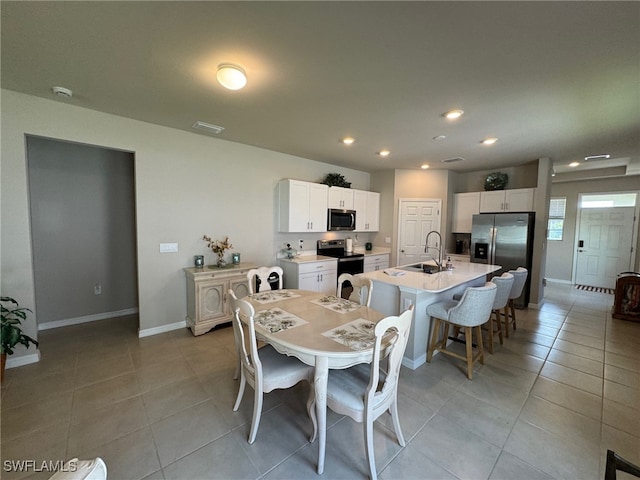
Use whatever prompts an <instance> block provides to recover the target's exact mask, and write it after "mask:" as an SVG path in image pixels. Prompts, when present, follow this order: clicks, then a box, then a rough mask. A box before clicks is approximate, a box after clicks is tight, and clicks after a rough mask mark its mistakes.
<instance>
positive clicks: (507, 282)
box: [491, 272, 515, 310]
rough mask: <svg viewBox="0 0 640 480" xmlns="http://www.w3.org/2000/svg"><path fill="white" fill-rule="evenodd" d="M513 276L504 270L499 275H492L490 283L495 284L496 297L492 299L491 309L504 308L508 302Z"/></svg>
mask: <svg viewBox="0 0 640 480" xmlns="http://www.w3.org/2000/svg"><path fill="white" fill-rule="evenodd" d="M514 278H515V277H514V276H513V275H511V274H510V273H508V272H504V273H503V274H502V275H501V276H499V277H493V278H492V279H491V283H495V284H496V287H497V289H496V298H495V300H494V301H493V308H492V310H499V309H501V308H504V307H505V306H506V305H507V303H509V297H510V296H511V289H512V287H513V281H514Z"/></svg>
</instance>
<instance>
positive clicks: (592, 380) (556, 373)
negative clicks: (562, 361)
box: [540, 362, 602, 395]
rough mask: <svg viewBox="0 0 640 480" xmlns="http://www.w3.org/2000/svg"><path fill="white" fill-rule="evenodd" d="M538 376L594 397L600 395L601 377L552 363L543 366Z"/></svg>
mask: <svg viewBox="0 0 640 480" xmlns="http://www.w3.org/2000/svg"><path fill="white" fill-rule="evenodd" d="M540 376H542V377H546V378H550V379H551V380H555V381H556V382H561V383H564V384H566V385H570V386H572V387H575V388H579V389H580V390H585V391H587V392H589V393H592V394H594V395H602V377H596V376H594V375H589V374H588V373H583V372H580V371H578V370H574V369H572V368H568V367H564V366H562V365H558V364H555V363H552V362H546V363H545V364H544V367H542V371H541V372H540Z"/></svg>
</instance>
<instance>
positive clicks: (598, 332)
mask: <svg viewBox="0 0 640 480" xmlns="http://www.w3.org/2000/svg"><path fill="white" fill-rule="evenodd" d="M560 332H561V333H562V332H571V333H579V334H581V335H586V336H589V337H594V338H603V337H604V332H605V329H604V327H600V328H590V327H586V326H583V325H579V324H575V323H565V324H564V325H563V326H562V330H561V331H560Z"/></svg>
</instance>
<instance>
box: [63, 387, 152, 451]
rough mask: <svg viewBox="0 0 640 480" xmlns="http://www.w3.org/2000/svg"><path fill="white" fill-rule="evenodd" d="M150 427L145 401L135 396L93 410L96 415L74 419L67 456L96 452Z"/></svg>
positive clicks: (70, 429)
mask: <svg viewBox="0 0 640 480" xmlns="http://www.w3.org/2000/svg"><path fill="white" fill-rule="evenodd" d="M146 425H147V416H146V413H145V411H144V405H143V403H142V397H140V396H136V397H132V398H128V399H126V400H122V401H119V402H116V403H112V404H110V405H108V406H106V407H102V408H98V409H95V410H94V413H93V415H90V416H82V417H78V418H76V419H72V421H71V426H70V428H69V440H68V449H69V450H68V452H69V454H71V455H74V454H75V452H79V451H81V450H85V449H90V448H94V447H97V446H100V445H103V444H105V443H108V442H111V441H113V440H116V439H118V438H120V437H123V436H125V435H127V434H129V433H131V432H135V431H136V430H139V429H140V428H142V427H144V426H146Z"/></svg>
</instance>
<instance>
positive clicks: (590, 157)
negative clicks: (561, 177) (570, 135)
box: [584, 153, 611, 162]
mask: <svg viewBox="0 0 640 480" xmlns="http://www.w3.org/2000/svg"><path fill="white" fill-rule="evenodd" d="M601 158H603V159H607V158H611V155H609V154H608V153H603V154H602V155H587V156H586V157H584V160H585V162H588V161H589V160H600V159H601Z"/></svg>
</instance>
